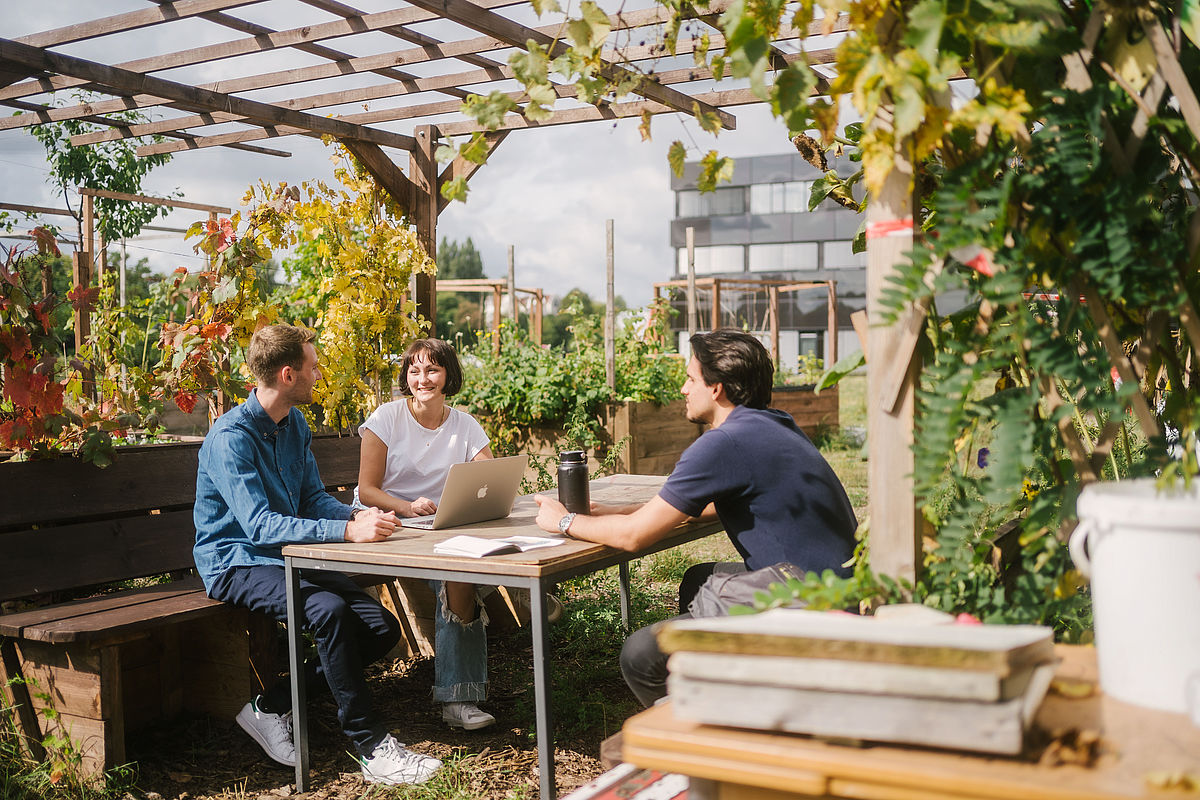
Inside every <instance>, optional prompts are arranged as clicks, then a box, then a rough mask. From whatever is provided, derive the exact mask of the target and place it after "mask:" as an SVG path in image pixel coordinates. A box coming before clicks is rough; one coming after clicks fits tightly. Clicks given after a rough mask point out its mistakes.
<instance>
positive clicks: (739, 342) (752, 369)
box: [691, 330, 775, 408]
mask: <svg viewBox="0 0 1200 800" xmlns="http://www.w3.org/2000/svg"><path fill="white" fill-rule="evenodd" d="M691 344H692V355H693V356H695V358H696V362H697V363H698V364H699V365H700V376H701V377H702V378H704V382H705V383H706V384H708V385H709V386H715V385H717V384H718V383H719V384H721V385H722V386H724V387H725V396H726V397H727V398H729V402H731V403H733V404H734V405H735V406H747V407H748V408H766V407H767V404H768V403H770V402H771V384H772V383H774V382H775V365H774V364H772V363H771V354H770V353H768V352H767V348H765V347H763V344H762V342H760V341H759V340H758V339H756V338H754V337H753V336H751V335H750V334H748V333H744V332H742V331H734V330H720V331H713V332H712V333H697V334H696V335H695V336H693V337H692V338H691Z"/></svg>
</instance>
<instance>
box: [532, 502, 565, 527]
mask: <svg viewBox="0 0 1200 800" xmlns="http://www.w3.org/2000/svg"><path fill="white" fill-rule="evenodd" d="M533 501H534V502H535V503H537V504H538V513H537V524H538V527H539V528H541V529H542V530H544V531H546V532H548V533H562V531H560V530H559V529H558V521H559V520H560V519H562V518H563V517H565V516H566V515H567V507H566V506H564V505H563V504H562V503H560V502H558V501H557V500H555V499H554V498H553V497H551V496H550V495H548V494H535V495H534V496H533Z"/></svg>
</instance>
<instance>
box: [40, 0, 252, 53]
mask: <svg viewBox="0 0 1200 800" xmlns="http://www.w3.org/2000/svg"><path fill="white" fill-rule="evenodd" d="M260 2H262V0H178V2H174V3H163V4H162V5H160V6H158V7H157V8H147V9H143V10H141V11H129V12H127V13H124V14H114V15H112V16H111V17H104V18H103V19H97V20H92V21H90V22H80V23H77V24H75V25H65V26H63V27H61V28H54V29H53V30H48V31H42V32H41V33H31V34H29V35H28V36H21V37H19V38H18V39H16V41H18V42H21V43H22V44H27V45H29V46H30V47H52V46H54V45H62V44H70V43H71V42H79V41H83V40H84V39H94V38H96V37H97V36H108V35H111V34H114V33H120V32H122V31H133V30H138V29H140V28H145V27H148V26H150V25H158V24H161V23H164V22H170V21H173V20H177V19H186V18H187V17H195V16H198V15H200V14H207V13H210V12H213V11H220V10H222V9H226V8H237V7H238V6H248V5H253V4H255V3H260Z"/></svg>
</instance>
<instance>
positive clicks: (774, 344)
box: [755, 286, 779, 370]
mask: <svg viewBox="0 0 1200 800" xmlns="http://www.w3.org/2000/svg"><path fill="white" fill-rule="evenodd" d="M755 316H757V315H755ZM767 316H768V317H770V318H771V360H772V361H774V362H775V369H776V370H778V369H779V287H778V286H768V287H767Z"/></svg>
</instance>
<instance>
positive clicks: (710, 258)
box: [677, 244, 746, 275]
mask: <svg viewBox="0 0 1200 800" xmlns="http://www.w3.org/2000/svg"><path fill="white" fill-rule="evenodd" d="M745 250H746V248H744V247H742V246H741V245H740V244H739V245H718V246H713V247H697V248H694V252H695V254H696V274H697V275H719V274H723V273H726V272H745V271H746V265H745V260H744V259H745V256H744V253H745ZM677 252H678V253H679V274H680V275H687V271H688V265H687V248H686V247H681V248H679V250H678V251H677Z"/></svg>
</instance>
